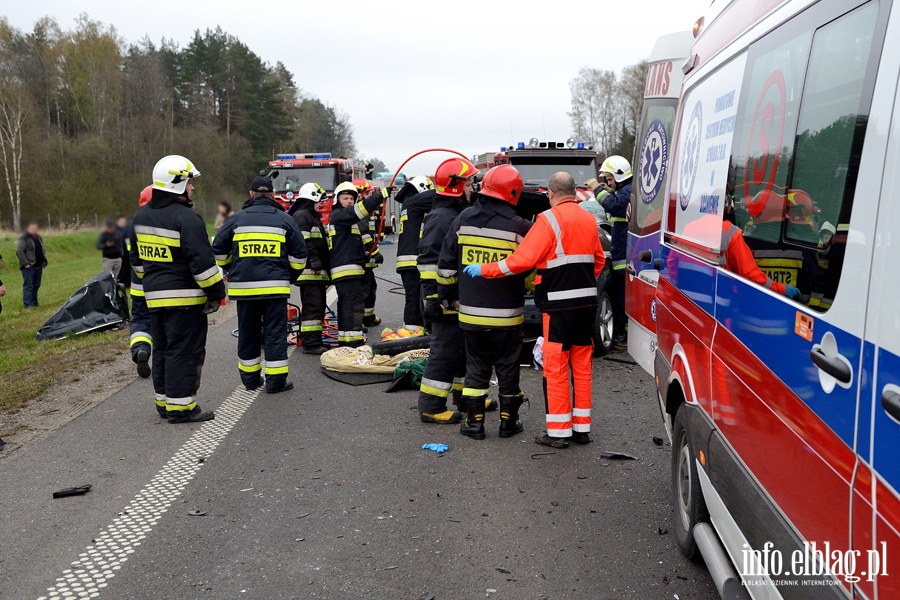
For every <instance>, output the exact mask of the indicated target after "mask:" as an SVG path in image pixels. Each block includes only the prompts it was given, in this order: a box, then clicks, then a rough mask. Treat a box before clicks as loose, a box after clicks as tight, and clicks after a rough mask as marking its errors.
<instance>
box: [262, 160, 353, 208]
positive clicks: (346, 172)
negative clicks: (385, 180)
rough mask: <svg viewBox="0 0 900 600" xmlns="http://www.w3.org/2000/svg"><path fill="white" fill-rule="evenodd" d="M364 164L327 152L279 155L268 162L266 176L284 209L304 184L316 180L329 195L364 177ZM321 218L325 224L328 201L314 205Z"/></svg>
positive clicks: (289, 204) (289, 205)
mask: <svg viewBox="0 0 900 600" xmlns="http://www.w3.org/2000/svg"><path fill="white" fill-rule="evenodd" d="M365 170H366V167H365V164H364V163H363V162H361V161H357V160H351V159H349V158H345V157H338V158H335V157H333V156H332V155H331V154H329V153H327V152H314V153H308V154H300V153H298V154H278V155H276V157H275V160H273V161H270V162H269V177H271V178H272V183H274V184H275V200H277V201H278V202H279V203H280V204H281V205H282V206H284V208H285V210H288V209H289V208H290V207H291V205H292V204H293V203H294V198H295V195H296V193H297V192H298V191H299V190H300V187H301V186H302V185H303V184H305V183H318V184H319V185H321V186H322V187H323V188H324V189H325V191H326V192H328V194H329V195H331V194H332V193H334V188H336V187H337V186H338V185H340V184H341V183H343V182H345V181H353V180H354V179H357V178H364V177H365ZM317 208H318V210H319V212H320V213H322V221H323V222H325V223H327V222H328V217H329V216H330V214H331V203H330V202H322V203H320V205H319V206H318V207H317Z"/></svg>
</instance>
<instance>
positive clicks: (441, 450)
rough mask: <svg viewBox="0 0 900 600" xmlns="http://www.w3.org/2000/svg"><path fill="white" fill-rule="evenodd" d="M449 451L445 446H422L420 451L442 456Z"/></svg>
mask: <svg viewBox="0 0 900 600" xmlns="http://www.w3.org/2000/svg"><path fill="white" fill-rule="evenodd" d="M449 449H450V446H448V445H447V444H422V450H432V451H434V452H437V453H438V454H443V453H444V452H446V451H447V450H449Z"/></svg>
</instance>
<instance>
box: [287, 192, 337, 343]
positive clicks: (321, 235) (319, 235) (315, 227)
mask: <svg viewBox="0 0 900 600" xmlns="http://www.w3.org/2000/svg"><path fill="white" fill-rule="evenodd" d="M326 196H327V193H326V192H325V190H324V189H323V188H322V186H320V185H319V184H318V183H315V182H311V183H304V184H303V185H302V186H301V187H300V191H299V192H297V200H296V201H295V202H294V204H293V205H292V206H291V210H290V211H288V214H289V215H291V216H293V217H294V221H295V222H296V223H297V227H299V228H300V233H301V234H302V235H303V242H304V243H305V244H306V254H307V257H306V268H305V269H303V270H302V271H300V275H299V276H298V277H297V286H298V287H299V288H300V343H301V346H302V348H303V353H304V354H324V353H325V352H327V351H328V348H326V347H325V344H324V343H323V340H322V330H323V329H324V326H325V309H326V308H327V306H326V299H325V293H326V290H327V288H328V282H329V281H330V276H329V265H330V263H329V260H328V229H327V228H326V227H325V225H324V224H323V223H322V215H321V214H320V213H319V211H317V210H316V205H317V204H318V203H319V202H321V201H322V200H324V199H325V197H326Z"/></svg>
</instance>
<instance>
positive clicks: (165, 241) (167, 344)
mask: <svg viewBox="0 0 900 600" xmlns="http://www.w3.org/2000/svg"><path fill="white" fill-rule="evenodd" d="M199 175H200V172H199V171H198V170H197V168H196V167H195V166H194V165H193V163H191V161H189V160H188V159H186V158H185V157H183V156H178V155H171V156H166V157H163V158H161V159H160V160H159V161H158V162H157V163H156V166H154V167H153V179H152V181H153V192H152V196H151V200H150V202H149V203H148V204H147V205H146V206H144V207H143V208H142V209H140V210H139V211H138V212H137V214H136V215H135V216H134V233H135V240H134V244H133V245H132V247H131V264H132V268H133V269H134V270H135V272H136V273H137V274H138V275H139V276H140V277H141V283H142V285H143V287H144V290H143V291H144V298H145V299H146V301H147V308H148V309H149V310H150V329H151V333H152V334H153V346H154V350H155V351H154V353H153V388H154V391H155V392H156V409H157V412H159V416H161V417H163V418H167V419H168V420H169V423H198V422H201V421H209V420H211V419H214V418H215V414H214V413H213V412H212V411H203V410H201V408H200V406H199V405H198V404H197V401H196V400H195V396H196V394H197V390H198V389H199V388H200V371H201V369H202V367H203V362H204V360H205V359H206V335H207V328H208V326H207V314H209V313H210V312H215V311H217V310H218V309H219V304H220V303H221V301H222V300H224V298H225V283H224V282H223V281H222V273H221V271H219V267H218V266H216V259H215V255H214V254H213V251H212V248H211V247H210V245H209V237H208V236H207V233H206V223H204V222H203V218H202V217H200V215H198V214H197V212H196V211H195V210H194V208H193V206H194V205H193V203H192V202H191V194H192V193H193V191H194V184H193V182H192V179H193V178H194V177H199Z"/></svg>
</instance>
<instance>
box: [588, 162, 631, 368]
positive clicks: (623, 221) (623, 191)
mask: <svg viewBox="0 0 900 600" xmlns="http://www.w3.org/2000/svg"><path fill="white" fill-rule="evenodd" d="M600 176H601V177H603V178H604V181H601V182H600V186H599V187H598V188H597V190H596V193H597V200H598V201H599V202H600V204H601V205H602V206H603V209H604V210H605V211H606V215H607V217H608V218H609V222H610V223H611V224H612V247H611V248H610V255H611V258H612V292H613V297H612V300H613V330H614V333H613V345H614V346H615V348H616V349H617V350H625V349H626V348H627V343H628V337H627V336H628V330H627V323H628V320H627V318H626V316H625V262H626V261H625V258H626V251H627V246H628V219H629V218H630V216H631V164H630V163H629V162H628V161H627V160H626V159H624V158H622V157H621V156H610V157H609V158H607V159H606V160H604V161H603V164H602V165H601V166H600Z"/></svg>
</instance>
